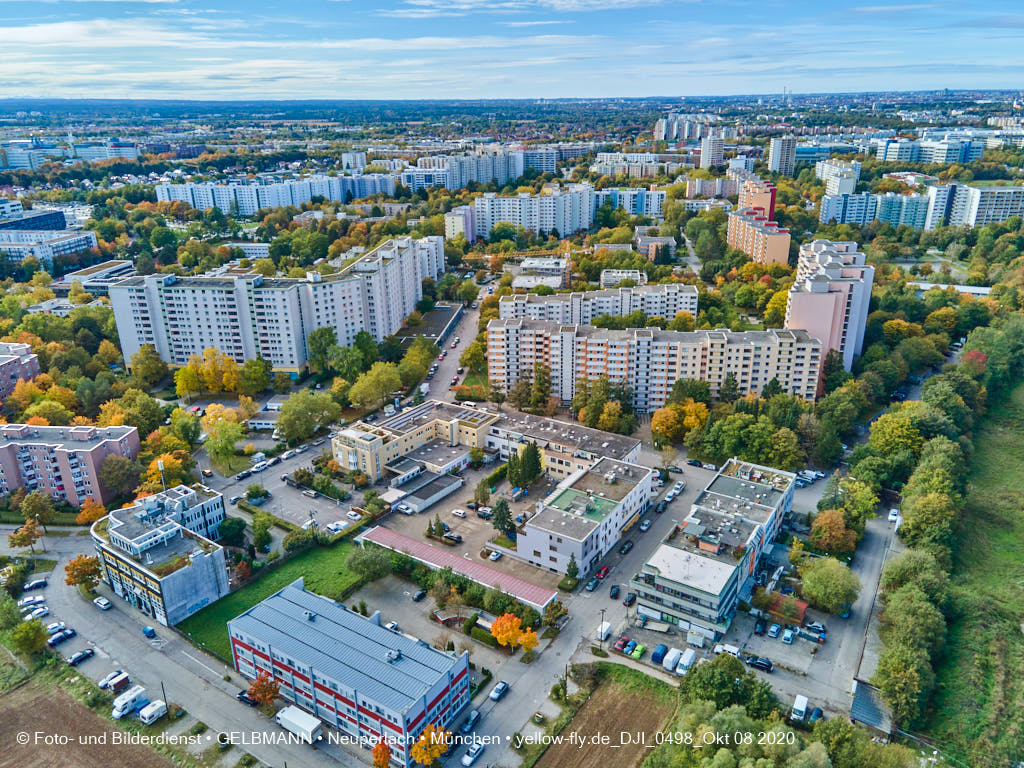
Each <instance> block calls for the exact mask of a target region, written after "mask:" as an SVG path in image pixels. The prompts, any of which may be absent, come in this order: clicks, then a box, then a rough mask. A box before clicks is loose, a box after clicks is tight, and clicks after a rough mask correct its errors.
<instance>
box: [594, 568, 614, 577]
mask: <svg viewBox="0 0 1024 768" xmlns="http://www.w3.org/2000/svg"><path fill="white" fill-rule="evenodd" d="M611 570H612V569H611V568H609V567H608V566H607V565H602V566H601V568H600V569H599V570H598V572H597V573H595V574H594V575H595V576H597V578H599V579H603V578H604V577H605V576H607V575H608V574H609V573H611Z"/></svg>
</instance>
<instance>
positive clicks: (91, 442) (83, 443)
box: [0, 424, 139, 507]
mask: <svg viewBox="0 0 1024 768" xmlns="http://www.w3.org/2000/svg"><path fill="white" fill-rule="evenodd" d="M138 453H139V431H138V430H137V429H136V428H135V427H128V426H120V427H91V426H83V427H39V426H35V425H32V424H0V495H7V494H8V493H11V492H12V491H15V490H17V489H18V488H24V489H25V490H26V491H29V492H32V491H38V492H39V493H43V494H45V495H47V496H49V497H51V498H52V499H54V500H55V501H63V502H67V503H68V504H70V505H71V506H72V507H80V506H82V504H83V503H84V502H85V500H86V499H90V498H91V499H94V500H95V501H99V502H101V503H104V504H105V503H107V502H108V501H110V500H111V499H112V498H113V497H114V493H113V491H111V490H110V489H109V488H107V487H106V486H104V485H103V484H102V483H100V478H99V474H100V469H101V468H102V466H103V462H104V461H106V459H107V457H108V456H124V457H126V458H129V459H134V458H135V457H136V456H137V455H138Z"/></svg>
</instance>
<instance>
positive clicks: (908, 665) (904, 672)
mask: <svg viewBox="0 0 1024 768" xmlns="http://www.w3.org/2000/svg"><path fill="white" fill-rule="evenodd" d="M934 681H935V675H934V673H933V672H932V668H931V666H930V665H929V663H928V657H927V655H926V653H925V652H924V651H923V650H921V649H919V648H913V647H908V646H906V645H889V646H886V647H885V648H884V649H883V650H882V653H881V655H880V656H879V658H878V669H877V671H876V672H875V676H874V678H872V681H871V682H872V683H874V684H875V685H876V686H878V688H879V689H881V691H882V697H883V698H884V699H885V701H886V702H887V703H888V704H889V706H890V707H892V709H893V714H894V715H895V716H896V720H897V722H899V723H900V725H901V726H902V727H904V728H906V727H913V725H914V724H915V723H916V722H917V720H918V718H919V717H920V716H921V714H922V711H923V709H924V704H925V702H926V701H927V699H928V696H929V694H930V693H931V689H932V685H933V684H934Z"/></svg>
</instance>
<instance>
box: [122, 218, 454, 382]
mask: <svg viewBox="0 0 1024 768" xmlns="http://www.w3.org/2000/svg"><path fill="white" fill-rule="evenodd" d="M443 271H444V238H442V237H439V236H431V237H425V238H421V239H420V240H413V239H411V238H408V237H405V238H397V239H394V240H389V241H387V242H386V243H383V244H382V245H380V246H378V247H377V248H375V249H374V250H372V251H370V252H369V253H367V254H365V255H364V256H362V257H361V258H360V259H359V260H358V261H356V262H354V263H353V264H351V265H349V266H348V267H346V268H345V269H344V270H343V271H341V272H339V273H338V274H336V275H331V276H328V277H323V276H322V275H320V273H318V272H309V273H307V276H306V277H305V278H264V277H263V276H261V275H259V274H256V273H247V274H225V275H221V276H217V277H210V276H199V277H184V278H179V277H176V276H174V275H163V274H158V275H147V276H145V277H142V276H140V277H133V278H130V279H128V280H124V281H122V282H120V283H118V284H116V285H113V286H111V287H110V300H111V304H112V306H113V310H114V319H115V321H116V322H117V328H118V335H119V337H120V340H121V348H122V351H123V354H124V356H125V358H126V359H131V356H132V355H134V354H135V352H137V351H138V350H139V349H140V348H141V347H142V346H143V345H144V344H152V345H153V346H154V347H155V348H156V351H157V353H158V354H159V355H160V358H161V359H162V360H164V361H165V362H167V363H170V364H172V365H184V364H186V363H187V362H188V360H189V358H190V357H191V356H192V355H200V356H201V355H202V353H203V350H204V349H206V348H208V347H216V348H217V349H220V350H221V351H223V352H225V353H227V354H228V355H230V356H231V357H232V358H233V359H234V360H235V361H237V362H243V361H245V360H250V359H253V358H256V357H261V358H263V359H264V360H267V361H269V362H270V364H271V365H272V366H273V367H274V368H275V369H276V370H280V371H285V372H287V373H289V374H291V375H297V374H298V373H299V372H300V371H301V370H302V369H303V368H304V367H305V366H306V364H307V361H308V358H309V350H308V346H307V340H308V338H309V334H310V332H311V331H313V330H315V329H317V328H325V327H331V328H334V330H335V332H336V334H337V338H338V343H339V344H342V345H346V346H347V345H351V344H352V342H353V340H354V339H355V336H356V334H357V333H359V332H360V331H367V332H369V333H370V335H372V336H373V337H374V338H375V339H376V340H377V341H381V340H382V339H383V338H384V337H385V336H389V335H391V334H393V333H395V332H396V331H397V330H398V329H399V328H401V327H402V323H403V321H404V320H405V318H406V317H408V316H409V314H410V313H412V311H413V310H414V309H415V308H416V302H417V301H419V300H420V298H422V295H423V290H422V282H423V279H424V278H426V277H431V278H437V277H438V276H439V275H440V274H441V273H442V272H443Z"/></svg>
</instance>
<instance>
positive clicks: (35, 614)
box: [24, 605, 50, 621]
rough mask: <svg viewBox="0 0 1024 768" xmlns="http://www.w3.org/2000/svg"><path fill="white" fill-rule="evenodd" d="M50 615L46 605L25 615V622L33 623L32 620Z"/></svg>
mask: <svg viewBox="0 0 1024 768" xmlns="http://www.w3.org/2000/svg"><path fill="white" fill-rule="evenodd" d="M49 615H50V609H49V608H47V607H46V606H45V605H40V606H37V607H35V608H33V609H32V610H31V611H29V612H28V613H26V614H25V618H24V621H32V619H42V618H45V617H47V616H49Z"/></svg>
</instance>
